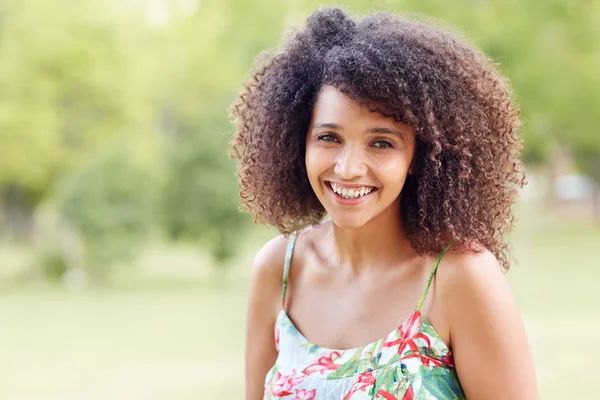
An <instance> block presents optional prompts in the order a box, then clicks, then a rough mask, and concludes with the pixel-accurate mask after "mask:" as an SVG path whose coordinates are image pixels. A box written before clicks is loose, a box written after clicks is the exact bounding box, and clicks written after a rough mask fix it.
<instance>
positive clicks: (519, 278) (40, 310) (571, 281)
mask: <svg viewBox="0 0 600 400" xmlns="http://www.w3.org/2000/svg"><path fill="white" fill-rule="evenodd" d="M525 216H526V217H525ZM270 234H271V233H265V232H264V231H261V232H260V235H259V237H258V238H254V239H252V241H251V242H249V243H248V245H247V249H246V250H245V251H244V253H243V255H242V256H241V258H240V260H238V261H237V262H236V264H237V266H236V267H235V268H234V269H233V270H231V271H229V273H228V275H227V276H226V277H225V278H224V279H221V280H218V279H216V277H215V276H213V274H211V273H210V268H209V266H208V262H207V258H206V257H205V256H203V255H202V254H201V253H199V252H195V251H193V250H191V249H189V248H184V247H180V248H169V249H165V248H162V249H161V248H157V247H156V246H152V247H151V248H149V250H148V251H147V252H145V253H144V254H145V255H144V257H142V258H140V260H139V262H138V263H136V264H135V265H132V266H129V267H128V268H124V269H123V270H122V272H120V273H119V274H117V280H116V282H115V285H114V287H112V288H111V289H104V290H101V289H95V290H89V291H85V292H80V293H70V292H67V291H65V290H64V289H62V288H60V287H56V286H48V285H41V284H38V285H34V284H28V285H19V286H8V287H7V286H6V285H5V286H3V287H2V290H1V292H0V335H1V336H0V337H1V340H0V356H1V358H2V362H1V363H0V398H2V399H27V400H29V399H32V400H35V399H61V400H65V399H115V400H119V399H124V400H125V399H127V400H133V399H182V400H185V399H217V398H218V399H225V400H229V399H231V400H233V399H236V400H237V399H241V398H243V351H244V334H245V333H244V327H245V311H246V285H247V276H248V265H249V262H250V258H251V256H252V254H253V252H254V251H255V250H256V248H257V247H258V245H259V243H260V242H261V241H263V239H264V238H265V237H266V236H269V235H270ZM513 241H514V243H515V254H516V256H517V258H518V260H519V264H516V265H514V266H513V268H512V270H511V271H510V272H509V273H508V279H509V282H510V284H511V287H512V288H513V291H514V294H515V297H516V299H517V302H518V303H519V306H520V308H521V310H522V315H523V319H524V321H525V324H526V328H527V331H528V334H529V338H530V342H531V346H532V351H533V354H534V358H535V362H536V367H537V372H538V378H539V383H540V389H541V392H542V398H543V399H547V400H552V399H564V398H569V399H578V398H594V397H595V395H596V394H597V393H599V392H600V381H599V380H598V379H597V377H598V376H599V375H600V366H599V364H598V361H597V360H599V359H600V347H599V346H598V345H597V342H598V339H600V333H599V332H600V307H599V306H600V286H599V284H600V268H599V267H600V260H599V258H598V256H597V254H596V252H597V249H598V248H599V247H600V224H596V225H595V226H594V225H593V224H591V223H575V222H569V223H565V222H560V221H556V220H553V219H552V218H533V217H531V216H529V215H526V214H524V217H523V220H522V221H521V223H520V225H519V230H518V231H517V232H516V233H515V234H514V235H513ZM16 253H17V252H15V251H12V252H10V253H9V252H5V251H2V255H3V256H0V265H3V266H4V265H6V266H7V267H6V270H8V269H10V268H12V269H15V268H16V267H15V266H14V265H16V264H18V262H17V261H15V260H17V259H18V258H19V257H18V255H17V254H16ZM23 254H24V257H26V258H25V259H27V257H29V256H28V255H27V254H26V253H22V255H23ZM11 260H12V261H11ZM3 268H4V267H3Z"/></svg>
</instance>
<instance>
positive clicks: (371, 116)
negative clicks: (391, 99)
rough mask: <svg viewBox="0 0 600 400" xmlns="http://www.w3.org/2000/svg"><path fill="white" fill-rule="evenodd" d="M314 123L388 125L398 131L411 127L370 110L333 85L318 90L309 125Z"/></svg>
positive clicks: (409, 129)
mask: <svg viewBox="0 0 600 400" xmlns="http://www.w3.org/2000/svg"><path fill="white" fill-rule="evenodd" d="M316 123H336V124H340V125H347V124H350V123H352V125H353V126H357V124H359V125H369V126H389V127H393V128H396V129H398V130H400V131H412V128H411V127H410V126H408V125H406V124H404V123H401V122H398V121H396V120H394V119H393V118H391V117H386V116H384V115H382V114H381V113H379V112H374V111H370V110H369V109H368V108H367V107H365V106H363V105H362V104H360V103H358V102H357V101H355V100H353V99H352V98H350V97H349V96H347V95H345V94H344V93H342V92H341V91H339V90H338V89H336V88H335V87H333V86H323V87H322V88H321V90H320V91H319V94H318V96H317V99H316V101H315V105H314V108H313V112H312V118H311V126H312V125H314V124H316Z"/></svg>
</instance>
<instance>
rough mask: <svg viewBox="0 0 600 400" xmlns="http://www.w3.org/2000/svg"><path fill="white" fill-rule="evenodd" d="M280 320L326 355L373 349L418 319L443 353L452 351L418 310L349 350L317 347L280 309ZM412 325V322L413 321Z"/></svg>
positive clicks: (307, 343)
mask: <svg viewBox="0 0 600 400" xmlns="http://www.w3.org/2000/svg"><path fill="white" fill-rule="evenodd" d="M280 318H285V319H286V320H287V322H288V323H289V324H290V325H291V326H292V327H293V328H294V330H295V331H296V332H297V333H298V335H299V336H300V339H302V341H304V342H305V344H306V345H307V346H310V347H313V348H315V349H317V350H319V351H322V352H326V353H333V352H337V353H339V354H340V355H343V354H344V353H349V352H352V353H355V352H357V351H359V350H361V349H364V348H367V347H375V346H377V345H379V344H380V343H381V342H384V341H387V340H388V339H390V338H395V337H396V336H397V334H398V331H399V330H400V328H401V327H402V326H404V324H406V323H407V322H408V321H410V320H411V319H415V320H416V319H420V320H421V323H422V324H424V325H427V326H429V328H431V332H429V334H430V335H431V336H433V337H434V338H435V339H437V341H438V342H439V344H440V346H441V348H442V349H443V350H445V351H447V352H448V354H451V353H452V349H450V347H449V346H448V345H447V344H446V342H444V340H442V338H441V337H440V335H439V333H438V332H437V330H436V329H435V328H434V327H433V325H431V323H430V322H429V321H428V320H427V318H425V317H424V316H423V314H422V313H421V311H419V310H415V311H414V312H413V313H412V314H410V315H409V316H408V317H407V318H406V319H405V320H404V321H402V323H400V325H398V326H397V327H396V328H395V329H393V330H392V331H391V332H390V333H388V334H387V335H386V336H384V337H382V338H380V339H377V340H375V341H374V342H370V343H367V344H365V345H362V346H358V347H354V348H349V349H331V348H328V347H323V346H319V345H318V344H316V343H314V342H313V341H312V340H309V339H308V338H307V337H306V336H304V334H303V333H302V332H301V331H300V329H298V327H297V326H296V324H294V321H292V319H291V318H290V316H289V315H288V314H287V312H286V311H285V310H284V309H283V308H282V309H281V311H279V316H278V318H277V319H278V320H279V319H280ZM413 323H414V321H413Z"/></svg>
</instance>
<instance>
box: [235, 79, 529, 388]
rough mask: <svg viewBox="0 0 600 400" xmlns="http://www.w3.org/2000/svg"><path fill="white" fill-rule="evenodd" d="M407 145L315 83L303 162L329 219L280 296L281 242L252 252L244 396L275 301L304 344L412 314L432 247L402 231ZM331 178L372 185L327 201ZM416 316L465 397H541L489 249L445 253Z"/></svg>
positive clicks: (263, 363)
mask: <svg viewBox="0 0 600 400" xmlns="http://www.w3.org/2000/svg"><path fill="white" fill-rule="evenodd" d="M373 131H376V133H373ZM385 131H389V132H390V133H382V132H385ZM414 146H415V135H414V131H413V130H412V128H411V127H409V126H408V125H405V124H402V123H399V122H396V121H394V120H393V119H391V118H386V117H384V116H382V115H381V114H378V113H373V112H370V111H368V110H367V109H365V108H363V107H361V106H360V105H359V104H357V103H356V102H354V101H353V100H352V99H350V98H348V97H346V96H345V95H343V94H342V93H340V92H339V91H337V90H336V89H335V88H333V87H328V86H325V87H323V88H322V90H321V92H320V94H319V96H318V98H317V101H316V103H315V106H314V109H313V114H312V119H311V123H310V126H309V130H308V133H307V138H306V167H307V173H308V177H309V180H310V183H311V186H312V188H313V190H314V192H315V194H316V195H317V197H318V199H319V200H320V201H321V203H322V204H323V207H324V208H325V209H326V210H327V213H328V215H329V217H330V220H327V221H325V222H323V223H322V224H320V225H318V226H315V227H311V228H307V229H305V230H303V231H302V232H300V234H299V236H298V239H297V243H296V248H295V251H294V257H293V259H292V265H291V269H290V279H289V287H288V291H287V294H286V299H285V302H284V304H282V299H281V280H282V273H283V259H284V254H285V246H286V239H285V238H283V237H282V236H280V237H277V238H275V239H273V240H271V241H270V242H268V243H267V244H266V245H265V246H264V247H263V248H262V249H261V250H260V251H259V253H258V254H257V256H256V258H255V260H254V265H253V271H252V279H251V284H250V296H249V306H248V326H247V347H246V348H247V350H246V399H248V400H259V399H262V398H263V390H264V388H263V384H264V378H265V375H266V373H267V372H268V370H269V369H270V368H271V367H272V366H273V364H274V363H275V359H276V357H277V351H276V349H275V344H274V339H273V328H274V324H275V320H276V318H277V314H278V313H279V312H280V311H281V309H282V307H283V308H284V309H285V311H286V312H287V314H288V316H289V317H290V318H291V319H292V320H293V321H294V323H295V325H296V326H297V327H298V328H299V330H300V331H301V332H302V333H303V334H304V336H305V337H307V338H308V339H309V340H310V341H311V342H313V343H316V344H318V345H319V346H322V347H326V348H330V349H340V350H341V349H348V348H355V347H359V346H362V345H365V344H367V343H371V342H373V341H376V340H378V339H379V338H381V337H384V336H386V335H387V334H388V333H389V332H391V331H392V330H394V329H395V328H396V327H397V326H398V325H399V324H401V323H402V322H403V321H404V320H405V319H406V318H408V317H409V316H410V315H411V314H412V313H413V312H414V311H415V307H416V304H417V302H418V299H419V296H420V294H421V292H422V290H423V288H424V286H425V283H426V281H427V277H428V276H429V273H430V272H431V268H432V267H433V264H434V259H435V256H436V255H419V254H418V253H416V252H415V251H414V250H413V249H412V248H411V246H410V244H409V242H408V240H407V238H406V235H405V234H404V230H403V228H402V221H401V217H400V209H399V198H400V196H401V191H402V187H403V185H404V182H405V180H406V176H407V175H408V174H409V173H411V163H412V161H413V160H412V159H413V154H414ZM331 181H333V182H337V183H339V184H342V185H359V186H373V187H376V188H377V190H376V191H375V192H373V193H371V194H370V195H368V196H366V197H365V199H364V200H363V201H362V202H360V203H359V204H357V205H352V206H349V205H344V204H340V203H339V202H338V201H337V200H336V198H335V195H334V194H333V193H332V192H331V190H330V188H329V187H328V182H331ZM348 304H352V305H353V306H352V307H348V306H347V305H348ZM382 304H385V305H386V306H385V307H382V306H381V305H382ZM422 313H423V315H424V316H425V317H426V318H427V319H428V320H429V322H430V323H431V324H432V325H433V326H434V328H435V329H436V331H437V332H438V333H439V335H440V337H441V338H442V340H444V342H445V343H446V344H447V345H448V346H449V347H450V348H451V349H452V351H453V353H454V359H455V364H456V369H457V373H458V376H459V379H460V381H461V385H462V386H463V390H464V391H465V394H466V396H467V398H468V399H476V400H486V399H501V398H510V399H517V400H518V399H528V400H529V399H537V398H538V390H537V383H536V377H535V371H534V367H533V361H532V357H531V354H530V350H529V346H528V343H527V338H526V334H525V330H524V328H523V323H522V321H521V318H520V316H519V312H518V309H517V306H516V304H515V301H514V299H513V296H512V294H511V293H510V290H509V288H508V285H507V283H506V280H505V278H504V275H503V274H502V272H501V269H500V266H499V265H498V261H497V260H496V258H495V257H494V256H493V255H492V254H491V253H490V252H489V251H487V250H485V249H483V251H482V252H480V253H475V252H458V251H453V250H450V251H449V252H448V253H446V255H445V256H444V258H443V259H442V262H441V263H440V266H439V268H438V271H437V273H436V276H435V279H434V281H433V285H432V287H431V289H430V291H429V294H428V296H427V299H426V301H425V304H424V306H423V308H422Z"/></svg>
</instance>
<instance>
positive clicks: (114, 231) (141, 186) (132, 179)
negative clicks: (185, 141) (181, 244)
mask: <svg viewBox="0 0 600 400" xmlns="http://www.w3.org/2000/svg"><path fill="white" fill-rule="evenodd" d="M151 178H152V177H151V175H150V174H149V173H148V172H147V171H145V170H143V169H141V168H140V167H139V166H138V165H135V163H134V162H133V161H132V158H131V155H130V154H129V152H128V151H127V149H126V148H123V147H115V148H110V149H109V151H107V152H106V153H104V154H99V155H98V156H97V157H96V158H94V159H92V160H90V161H89V162H88V163H87V164H85V165H84V166H83V167H81V168H80V169H77V170H74V171H72V173H71V174H69V175H68V176H67V177H66V179H65V181H64V182H63V183H62V185H61V187H60V191H59V193H58V196H57V198H58V200H57V203H58V207H59V213H60V215H61V217H62V218H63V220H64V222H66V224H68V226H70V227H72V228H74V229H75V231H76V232H78V234H79V236H80V238H81V243H82V245H83V254H84V256H83V258H84V260H83V261H84V263H85V265H84V267H86V268H89V269H91V270H92V271H98V270H99V269H100V274H102V273H104V272H103V269H107V268H108V267H110V266H111V264H112V263H114V262H115V261H117V260H122V259H127V258H130V257H132V256H133V255H135V250H136V246H137V245H138V244H139V243H140V242H141V241H142V240H143V239H144V236H145V234H146V233H147V232H148V230H149V228H150V227H151V226H152V195H153V191H152V185H151V183H152V179H151Z"/></svg>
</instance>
